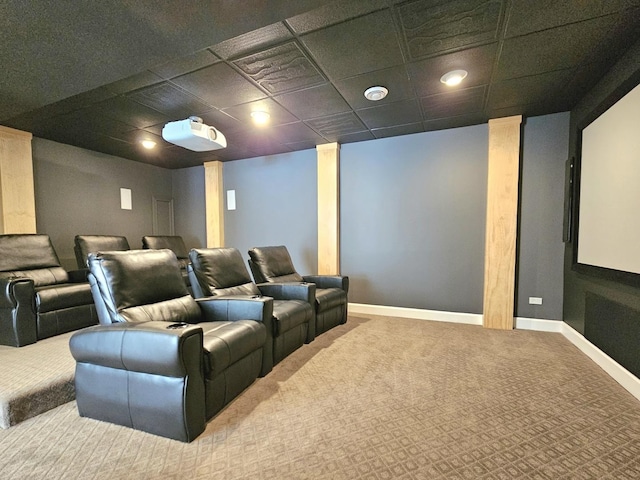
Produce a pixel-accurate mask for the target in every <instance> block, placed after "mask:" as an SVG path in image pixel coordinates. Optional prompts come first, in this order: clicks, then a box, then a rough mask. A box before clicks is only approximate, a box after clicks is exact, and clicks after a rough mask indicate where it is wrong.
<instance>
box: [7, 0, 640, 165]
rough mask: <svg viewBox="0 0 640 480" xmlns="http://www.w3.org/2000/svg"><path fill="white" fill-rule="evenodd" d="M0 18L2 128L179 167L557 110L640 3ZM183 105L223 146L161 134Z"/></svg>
mask: <svg viewBox="0 0 640 480" xmlns="http://www.w3.org/2000/svg"><path fill="white" fill-rule="evenodd" d="M0 26H1V27H2V28H1V29H0V60H1V62H2V70H3V72H2V75H0V100H1V101H0V124H2V125H5V126H9V127H13V128H17V129H21V130H25V131H30V132H32V133H33V134H34V135H35V136H37V137H41V138H46V139H50V140H55V141H57V142H62V143H67V144H71V145H76V146H79V147H83V148H87V149H91V150H95V151H99V152H104V153H108V154H112V155H117V156H121V157H124V158H129V159H131V160H136V161H140V162H145V163H150V164H154V165H158V166H161V167H166V168H182V167H190V166H194V165H200V164H202V163H203V162H205V161H209V160H222V161H226V160H234V159H239V158H249V157H255V156H261V155H269V154H275V153H283V152H289V151H295V150H302V149H306V148H313V147H314V146H315V145H318V144H322V143H328V142H340V143H349V142H357V141H361V140H370V139H374V138H382V137H388V136H396V135H404V134H410V133H416V132H423V131H429V130H437V129H442V128H451V127H458V126H464V125H472V124H478V123H483V122H486V121H487V120H488V119H489V118H496V117H502V116H508V115H516V114H522V115H524V116H532V115H541V114H547V113H554V112H560V111H566V110H570V109H571V108H572V107H573V106H574V105H575V104H576V102H577V101H578V100H579V99H580V98H581V97H582V96H583V95H584V94H585V93H586V92H587V91H588V90H589V89H590V88H591V87H592V86H593V85H594V84H595V83H596V82H597V81H598V80H599V79H600V78H601V77H602V76H603V74H604V73H606V72H607V71H608V70H609V69H610V67H611V66H612V65H613V63H615V61H616V60H617V59H618V58H619V57H620V56H621V55H622V54H623V53H624V52H625V51H626V50H627V48H629V47H630V46H631V45H632V44H633V43H634V42H636V41H638V39H639V38H640V0H565V1H563V0H451V1H443V0H410V1H400V0H336V1H330V2H327V1H315V0H295V1H291V0H269V1H264V0H263V1H260V0H234V1H212V2H203V1H200V2H196V1H168V2H153V1H130V0H103V1H100V2H85V1H82V0H76V1H67V2H62V3H61V2H25V1H24V0H5V1H4V2H2V3H0ZM454 69H465V70H467V71H468V72H469V75H468V77H467V78H466V80H465V81H464V82H463V84H461V85H460V86H458V87H454V88H451V87H446V86H445V85H443V84H442V83H441V82H440V77H441V76H442V75H443V74H444V73H446V72H447V71H450V70H454ZM373 85H382V86H385V87H387V88H388V89H389V95H388V96H387V98H385V99H384V100H381V101H379V102H371V101H369V100H367V99H365V98H364V95H363V92H364V90H365V89H366V88H367V87H370V86H373ZM253 110H266V111H269V112H270V114H271V123H270V125H269V126H268V127H266V128H261V129H260V128H257V127H255V126H254V125H253V124H252V123H251V119H250V113H251V112H252V111H253ZM190 115H197V116H200V117H202V118H203V120H204V122H205V123H207V124H209V125H213V126H215V127H216V128H218V129H219V130H220V131H222V132H223V133H224V134H225V136H226V137H227V141H228V144H229V146H228V147H227V148H226V149H223V150H216V151H212V152H200V153H198V152H191V151H189V150H185V149H183V148H180V147H177V146H174V145H171V144H168V143H167V142H165V141H164V140H163V139H162V137H161V130H162V127H163V126H164V124H165V123H166V122H168V121H173V120H181V119H185V118H187V117H189V116H190ZM143 138H151V139H153V140H155V141H156V142H157V143H158V146H157V147H156V149H154V150H153V151H147V150H144V149H143V148H142V147H141V146H140V144H139V141H140V140H141V139H143Z"/></svg>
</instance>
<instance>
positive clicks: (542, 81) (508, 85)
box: [487, 69, 575, 109]
mask: <svg viewBox="0 0 640 480" xmlns="http://www.w3.org/2000/svg"><path fill="white" fill-rule="evenodd" d="M574 73H575V69H567V70H558V71H555V72H549V73H543V74H540V75H531V76H528V77H520V78H515V79H512V80H504V81H502V82H495V83H494V84H493V85H491V88H490V91H489V97H488V100H487V108H489V109H500V108H506V107H513V106H516V105H527V104H530V103H542V102H544V101H545V100H547V101H548V100H550V99H552V98H558V97H561V95H562V87H563V85H565V84H566V83H567V82H568V81H569V80H570V79H571V77H572V76H573V74H574Z"/></svg>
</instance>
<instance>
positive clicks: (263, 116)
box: [251, 111, 271, 125]
mask: <svg viewBox="0 0 640 480" xmlns="http://www.w3.org/2000/svg"><path fill="white" fill-rule="evenodd" d="M251 118H252V119H253V123H255V124H256V125H266V124H267V123H269V119H270V118H271V115H269V112H263V111H258V112H251Z"/></svg>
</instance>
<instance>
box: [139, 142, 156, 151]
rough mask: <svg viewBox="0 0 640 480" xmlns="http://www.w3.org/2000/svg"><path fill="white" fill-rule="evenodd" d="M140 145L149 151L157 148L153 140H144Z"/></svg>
mask: <svg viewBox="0 0 640 480" xmlns="http://www.w3.org/2000/svg"><path fill="white" fill-rule="evenodd" d="M140 143H141V144H142V146H143V147H144V148H146V149H147V150H151V149H152V148H153V147H155V146H156V142H154V141H153V140H142V141H141V142H140Z"/></svg>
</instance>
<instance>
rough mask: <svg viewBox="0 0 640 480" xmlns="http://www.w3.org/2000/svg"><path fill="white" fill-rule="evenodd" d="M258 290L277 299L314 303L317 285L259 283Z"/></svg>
mask: <svg viewBox="0 0 640 480" xmlns="http://www.w3.org/2000/svg"><path fill="white" fill-rule="evenodd" d="M257 287H258V290H260V293H262V294H263V295H266V296H268V297H271V298H274V299H275V300H303V301H305V302H308V303H309V305H312V306H313V305H314V302H315V299H316V285H315V284H313V283H259V284H258V285H257Z"/></svg>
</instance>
